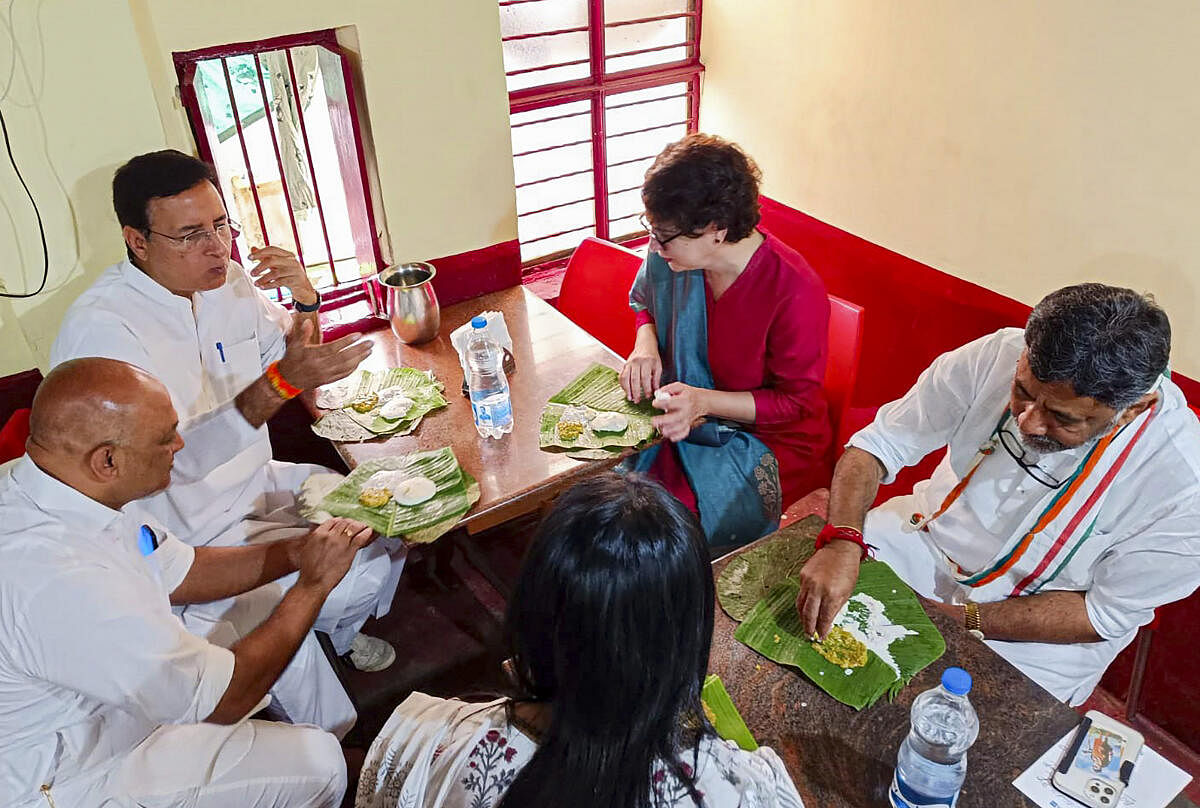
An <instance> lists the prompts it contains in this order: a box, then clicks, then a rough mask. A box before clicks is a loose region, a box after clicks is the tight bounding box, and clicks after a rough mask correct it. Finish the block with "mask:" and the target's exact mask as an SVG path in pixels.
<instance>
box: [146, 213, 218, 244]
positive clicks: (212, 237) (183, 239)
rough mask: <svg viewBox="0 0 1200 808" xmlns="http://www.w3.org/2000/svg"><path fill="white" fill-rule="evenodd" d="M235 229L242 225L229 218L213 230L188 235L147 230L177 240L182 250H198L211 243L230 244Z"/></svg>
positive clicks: (198, 231) (176, 242) (170, 239)
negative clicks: (174, 234)
mask: <svg viewBox="0 0 1200 808" xmlns="http://www.w3.org/2000/svg"><path fill="white" fill-rule="evenodd" d="M234 230H241V225H239V224H238V223H237V222H235V221H234V220H233V219H227V220H225V221H224V222H222V223H221V224H219V225H217V226H216V227H214V228H213V229H212V230H197V231H195V232H194V233H188V234H187V235H186V236H169V235H167V234H166V233H160V232H158V231H157V230H150V229H147V230H146V232H147V233H153V234H154V235H156V236H161V237H162V238H165V239H168V240H169V241H173V242H175V245H176V247H177V248H178V249H179V250H180V251H181V252H196V251H198V250H201V249H203V248H205V247H207V246H208V245H209V244H210V243H220V244H222V245H227V244H229V243H230V242H232V241H233V231H234Z"/></svg>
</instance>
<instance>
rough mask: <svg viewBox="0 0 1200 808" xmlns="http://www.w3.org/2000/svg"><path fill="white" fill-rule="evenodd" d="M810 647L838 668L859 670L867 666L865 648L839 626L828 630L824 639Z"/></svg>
mask: <svg viewBox="0 0 1200 808" xmlns="http://www.w3.org/2000/svg"><path fill="white" fill-rule="evenodd" d="M812 647H813V648H814V649H816V652H817V653H818V654H820V655H821V656H823V657H825V658H826V659H828V660H829V661H830V662H832V663H833V664H834V665H837V666H838V667H840V668H861V667H862V666H863V665H866V664H867V646H865V645H863V644H862V643H861V642H859V641H858V640H856V639H855V638H854V635H853V634H851V633H850V632H849V631H846V629H844V628H842V627H841V626H834V627H833V628H831V629H829V633H828V634H826V635H825V639H824V640H821V641H820V642H814V643H812Z"/></svg>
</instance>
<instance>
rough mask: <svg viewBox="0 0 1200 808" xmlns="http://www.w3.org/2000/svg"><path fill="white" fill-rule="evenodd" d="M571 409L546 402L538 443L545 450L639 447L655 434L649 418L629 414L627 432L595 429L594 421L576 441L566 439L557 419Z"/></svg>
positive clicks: (586, 426) (585, 427)
mask: <svg viewBox="0 0 1200 808" xmlns="http://www.w3.org/2000/svg"><path fill="white" fill-rule="evenodd" d="M567 409H568V406H567V405H564V404H547V405H546V407H545V409H543V410H542V424H541V430H540V434H539V436H538V445H539V446H541V447H542V448H543V449H545V448H547V447H556V448H560V449H569V450H572V451H578V450H581V449H603V448H606V447H610V446H618V447H631V446H640V445H642V444H644V443H646V442H647V441H649V440H651V439H652V438H653V437H654V427H653V426H652V425H651V424H650V419H649V418H643V417H640V416H633V415H630V416H627V417H628V418H629V426H627V427H626V428H625V431H624V432H594V431H592V426H591V424H587V425H585V426H584V428H583V432H581V433H580V434H579V437H577V438H575V439H574V440H564V439H563V438H562V437H560V436H559V434H558V429H557V426H558V421H559V419H560V418H561V417H562V414H563V413H564V412H565V411H566V410H567Z"/></svg>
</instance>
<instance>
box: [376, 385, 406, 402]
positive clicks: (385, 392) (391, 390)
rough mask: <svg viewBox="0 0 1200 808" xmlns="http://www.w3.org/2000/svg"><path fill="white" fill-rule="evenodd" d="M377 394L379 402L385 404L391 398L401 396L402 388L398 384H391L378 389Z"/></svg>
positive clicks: (402, 393)
mask: <svg viewBox="0 0 1200 808" xmlns="http://www.w3.org/2000/svg"><path fill="white" fill-rule="evenodd" d="M378 395H379V403H380V404H387V403H388V402H389V401H391V400H392V399H393V398H396V397H397V396H403V395H404V388H403V387H400V386H399V385H392V386H391V387H384V388H383V389H381V390H379V391H378Z"/></svg>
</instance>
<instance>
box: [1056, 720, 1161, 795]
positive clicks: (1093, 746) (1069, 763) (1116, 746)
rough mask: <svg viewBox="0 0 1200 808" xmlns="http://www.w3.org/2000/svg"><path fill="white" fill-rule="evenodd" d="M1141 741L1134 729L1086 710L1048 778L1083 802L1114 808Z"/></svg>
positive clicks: (1063, 790)
mask: <svg viewBox="0 0 1200 808" xmlns="http://www.w3.org/2000/svg"><path fill="white" fill-rule="evenodd" d="M1144 743H1145V741H1144V739H1143V738H1142V734H1141V733H1140V732H1138V731H1137V730H1135V729H1131V728H1130V727H1127V726H1125V725H1124V724H1121V723H1118V722H1117V721H1114V720H1113V719H1111V718H1109V717H1108V716H1106V715H1105V714H1104V713H1099V712H1096V711H1095V710H1088V712H1087V715H1086V716H1084V719H1083V722H1082V723H1081V724H1080V725H1079V729H1077V730H1076V731H1075V737H1074V738H1072V739H1071V743H1069V744H1067V751H1066V752H1064V753H1063V757H1062V760H1060V761H1059V763H1058V767H1057V768H1056V769H1055V770H1054V774H1053V776H1052V777H1051V778H1050V782H1051V784H1053V786H1054V787H1055V788H1056V789H1058V790H1059V791H1061V792H1062V793H1064V794H1066V795H1068V796H1070V797H1073V798H1074V799H1076V800H1079V801H1080V802H1082V803H1083V804H1084V805H1090V806H1094V807H1095V808H1115V806H1116V805H1117V803H1118V802H1120V800H1121V794H1123V793H1124V791H1125V789H1126V788H1127V787H1128V786H1129V778H1130V777H1131V776H1132V775H1133V767H1134V763H1135V762H1136V761H1137V757H1138V755H1139V754H1141V751H1142V745H1143V744H1144Z"/></svg>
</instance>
